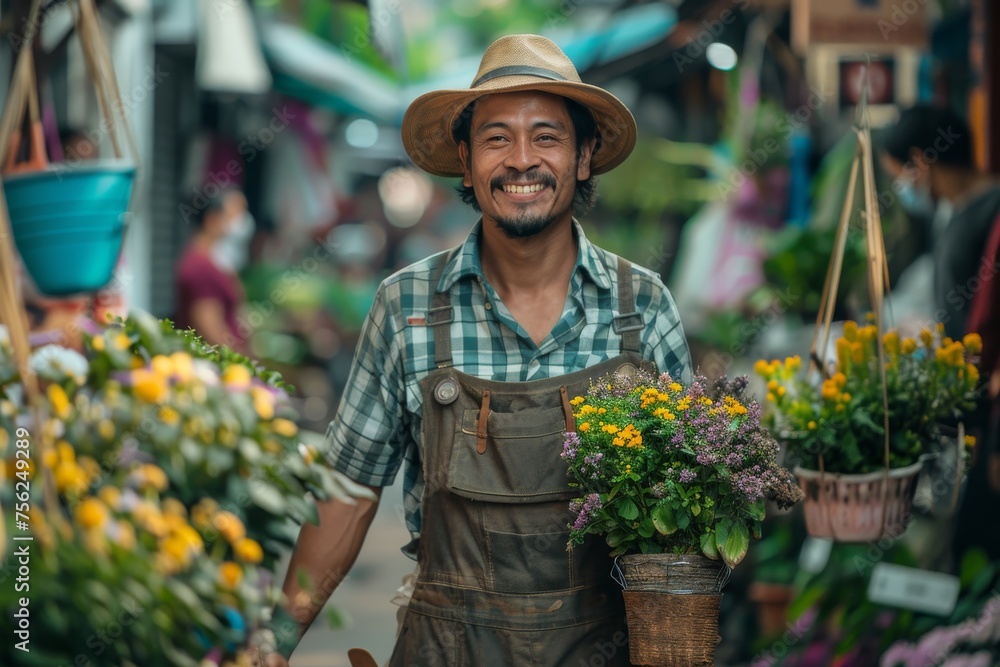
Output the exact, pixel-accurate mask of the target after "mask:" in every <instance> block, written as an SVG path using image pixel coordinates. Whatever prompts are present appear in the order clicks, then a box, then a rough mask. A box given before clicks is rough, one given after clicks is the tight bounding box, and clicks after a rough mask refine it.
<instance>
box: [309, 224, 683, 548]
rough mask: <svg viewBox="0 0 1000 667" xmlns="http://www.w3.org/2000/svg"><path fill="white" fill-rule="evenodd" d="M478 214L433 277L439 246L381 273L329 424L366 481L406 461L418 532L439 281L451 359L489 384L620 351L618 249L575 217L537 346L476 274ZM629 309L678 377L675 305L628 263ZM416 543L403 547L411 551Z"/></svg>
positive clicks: (350, 467) (335, 461)
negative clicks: (565, 290)
mask: <svg viewBox="0 0 1000 667" xmlns="http://www.w3.org/2000/svg"><path fill="white" fill-rule="evenodd" d="M481 224H482V223H481V222H480V223H477V224H476V226H475V227H474V228H473V230H472V232H471V233H470V234H469V236H468V238H467V239H466V241H465V243H464V244H462V246H461V247H460V248H459V250H458V252H457V253H456V254H455V255H454V256H453V257H452V258H451V259H450V261H449V262H448V265H447V266H446V267H445V270H444V273H443V275H442V276H441V279H440V281H439V283H438V284H437V285H432V284H431V280H432V274H433V270H434V266H435V262H436V260H437V257H438V256H437V255H435V256H432V257H429V258H427V259H424V260H423V261H420V262H418V263H416V264H413V265H411V266H409V267H407V268H405V269H402V270H401V271H399V272H397V273H395V274H393V275H392V276H390V277H389V278H386V279H385V281H384V282H383V283H382V285H381V286H380V287H379V290H378V293H377V294H376V296H375V301H374V303H373V305H372V308H371V311H370V312H369V314H368V317H367V319H366V320H365V323H364V327H363V329H362V332H361V340H360V341H359V342H358V348H357V351H356V355H355V360H354V366H353V368H352V369H351V374H350V377H349V378H348V381H347V387H346V389H345V391H344V395H343V398H342V400H341V403H340V408H339V409H338V411H337V414H336V416H335V418H334V420H333V421H332V422H331V423H330V427H329V429H328V430H327V441H328V445H329V447H328V450H327V453H326V454H327V458H328V460H329V461H330V463H331V464H332V465H333V466H334V468H336V469H337V470H339V471H340V472H342V473H344V474H345V475H347V476H348V477H350V478H352V479H354V480H356V481H358V482H360V483H362V484H368V485H371V486H387V485H389V484H392V482H393V480H394V479H395V477H396V472H397V471H398V470H399V468H400V466H403V464H404V462H405V469H404V475H405V477H404V480H403V495H404V498H403V506H402V509H403V513H404V515H405V518H406V525H407V528H408V529H409V530H410V533H411V535H412V536H413V537H414V539H416V538H418V537H419V534H420V498H421V494H422V492H423V486H424V484H423V470H422V466H421V451H422V442H421V440H422V438H421V432H420V427H421V421H422V415H423V397H422V395H421V392H420V386H419V382H420V381H421V380H422V379H423V378H425V377H426V376H427V375H428V374H429V373H430V372H431V371H433V370H434V369H435V364H434V337H433V332H432V328H431V327H428V326H426V316H427V311H428V310H429V309H430V308H431V301H432V299H433V294H434V291H435V289H438V290H441V291H446V292H448V293H449V294H450V297H451V305H452V310H453V313H454V320H453V321H452V323H451V324H450V327H451V340H452V358H453V363H454V367H455V368H456V369H457V370H459V371H461V372H463V373H466V374H468V375H472V376H475V377H478V378H482V379H487V380H493V381H495V382H526V381H529V380H541V379H545V378H549V377H555V376H559V375H565V374H567V373H572V372H575V371H579V370H582V369H585V368H589V367H591V366H593V365H595V364H598V363H601V362H602V361H605V360H607V359H610V358H612V357H614V356H617V355H618V354H619V352H620V346H621V337H620V336H619V335H618V334H616V333H615V332H614V329H613V327H612V322H613V319H614V316H615V315H617V314H619V309H618V304H617V303H615V302H616V301H617V294H618V284H617V274H616V269H617V258H616V257H615V255H613V254H611V253H609V252H607V251H606V250H602V249H601V248H598V247H596V246H594V245H592V244H591V243H590V242H588V241H587V238H586V236H585V235H584V233H583V229H582V228H581V227H580V225H579V223H576V222H574V227H575V231H576V234H577V237H578V239H579V254H578V257H577V262H576V266H575V268H574V270H573V276H572V279H571V283H570V289H569V294H568V296H567V298H566V305H565V307H564V309H563V314H562V317H561V318H560V319H559V321H558V322H557V323H556V325H555V327H553V329H552V331H551V333H550V334H549V335H548V336H547V337H546V338H545V339H544V340H543V341H542V342H541V343H540V344H537V345H536V344H535V342H534V341H533V340H532V339H531V337H530V336H529V335H528V333H527V332H526V331H525V330H524V329H523V328H522V327H521V326H520V325H519V324H518V323H517V321H516V320H515V319H514V318H513V317H512V316H511V314H510V311H509V310H508V309H507V307H506V306H505V305H504V304H503V302H501V301H500V299H499V297H498V296H497V294H496V291H495V290H494V289H493V287H492V286H490V284H489V282H487V280H486V277H485V276H484V275H483V268H482V264H481V263H480V261H479V237H480V233H481ZM632 280H633V291H634V294H635V301H636V303H635V306H636V310H637V311H638V312H639V313H641V314H642V319H643V323H644V325H645V326H644V328H643V330H642V331H641V332H640V349H639V351H640V353H641V354H642V356H643V358H645V359H648V360H651V361H653V362H654V363H655V364H656V367H657V368H658V369H660V370H661V371H667V372H669V373H670V374H671V375H672V376H674V377H675V378H680V379H681V380H682V381H685V380H689V379H690V373H691V357H690V355H689V353H688V347H687V341H686V340H685V338H684V330H683V328H682V327H681V321H680V317H679V315H678V313H677V307H676V306H675V305H674V301H673V299H672V298H671V296H670V293H669V292H668V291H667V289H666V287H664V285H663V283H662V282H661V281H660V278H659V276H657V275H656V274H655V273H653V272H651V271H649V270H647V269H644V268H641V267H635V266H634V267H633V269H632ZM413 545H415V542H414V543H411V545H410V547H409V548H406V549H404V552H406V553H407V554H408V555H410V556H414V551H413V548H412V547H413Z"/></svg>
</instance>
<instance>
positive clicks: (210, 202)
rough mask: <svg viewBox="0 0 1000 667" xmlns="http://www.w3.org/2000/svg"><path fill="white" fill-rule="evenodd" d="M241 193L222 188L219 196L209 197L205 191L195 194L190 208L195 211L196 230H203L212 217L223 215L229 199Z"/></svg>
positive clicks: (232, 189)
mask: <svg viewBox="0 0 1000 667" xmlns="http://www.w3.org/2000/svg"><path fill="white" fill-rule="evenodd" d="M237 192H239V191H238V190H237V189H236V188H232V187H227V188H220V189H219V191H218V193H217V194H214V195H208V194H205V192H204V191H198V192H195V195H194V196H193V197H192V198H191V202H190V203H189V206H190V207H191V208H192V209H193V210H194V211H195V213H196V214H195V216H194V228H195V229H203V228H204V227H205V222H206V221H207V220H208V217H209V216H210V215H214V214H216V213H221V212H222V211H223V210H224V209H225V208H226V201H228V199H229V197H230V196H231V195H233V194H235V193H237Z"/></svg>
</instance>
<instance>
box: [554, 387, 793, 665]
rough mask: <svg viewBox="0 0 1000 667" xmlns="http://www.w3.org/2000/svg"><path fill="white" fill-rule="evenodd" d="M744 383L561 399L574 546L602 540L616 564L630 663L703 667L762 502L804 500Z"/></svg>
mask: <svg viewBox="0 0 1000 667" xmlns="http://www.w3.org/2000/svg"><path fill="white" fill-rule="evenodd" d="M746 385H747V378H746V377H742V378H737V379H736V380H734V381H732V382H727V381H726V380H725V379H722V380H720V381H718V382H717V383H716V384H715V385H714V386H712V387H709V386H708V384H707V381H706V379H705V378H703V377H696V378H695V380H694V382H693V383H691V384H690V385H689V386H687V387H684V386H682V385H681V384H680V383H678V382H675V381H674V380H673V379H672V378H671V377H670V376H669V375H667V374H664V375H661V376H659V377H655V376H652V375H650V374H647V373H645V372H642V371H637V372H636V373H634V374H630V375H629V374H621V373H619V374H615V375H613V376H611V377H608V378H604V379H601V380H600V381H598V382H597V383H595V384H594V385H593V386H592V387H591V389H590V391H589V392H588V394H587V395H586V396H578V397H576V398H574V399H572V400H571V401H570V403H571V405H572V406H573V409H574V414H573V416H574V418H575V420H576V431H574V432H568V433H567V434H566V440H565V444H564V447H563V459H564V460H565V461H566V462H567V464H568V466H569V476H570V480H571V486H573V487H575V488H577V489H578V490H579V492H580V496H579V497H578V498H576V499H575V500H574V501H573V502H572V504H571V506H570V511H571V513H572V515H573V517H574V520H573V523H572V525H571V532H570V537H571V542H572V543H578V544H579V543H583V542H584V540H587V539H594V538H595V536H599V537H600V538H601V539H604V540H605V541H606V542H607V544H608V546H609V547H610V548H611V552H610V553H611V555H612V556H620V558H618V559H617V560H616V567H619V568H620V572H619V574H620V575H621V576H620V583H622V584H623V585H624V587H625V592H624V595H625V605H626V614H627V617H628V627H629V652H630V655H631V657H632V661H633V662H634V663H635V664H658V665H667V664H676V665H694V664H712V655H713V652H714V648H715V644H716V638H717V634H716V631H717V627H716V626H717V621H718V603H719V599H720V595H719V594H720V592H721V588H722V586H723V585H724V583H725V581H726V579H727V578H728V576H729V569H730V568H732V567H735V566H736V565H737V564H738V563H739V562H740V561H741V560H742V559H743V558H744V556H746V553H747V549H748V548H749V546H750V541H751V540H752V539H759V538H760V536H761V522H762V521H763V520H764V514H765V502H764V501H765V499H767V498H769V497H770V498H774V499H775V500H777V501H778V503H779V505H782V506H788V505H791V504H793V503H795V502H797V501H798V500H799V499H801V491H800V490H799V489H798V487H796V485H795V482H794V479H792V477H791V474H790V473H789V472H788V471H787V470H785V469H783V468H781V467H780V466H779V465H778V463H777V459H776V455H777V451H778V446H777V443H776V442H775V441H774V439H773V438H772V437H771V436H770V435H769V434H768V432H767V431H766V430H765V429H763V428H762V427H761V425H760V423H759V418H760V406H759V405H758V404H757V403H756V402H755V401H754V400H752V399H750V398H749V397H746V396H744V393H743V392H744V389H745V387H746ZM678 592H683V593H685V594H684V595H677V594H676V593H678Z"/></svg>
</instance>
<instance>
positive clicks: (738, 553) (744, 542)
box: [716, 521, 750, 567]
mask: <svg viewBox="0 0 1000 667" xmlns="http://www.w3.org/2000/svg"><path fill="white" fill-rule="evenodd" d="M716 540H717V541H718V536H716ZM718 546H719V552H720V554H721V555H722V560H724V561H725V562H726V565H728V566H729V567H736V565H737V564H738V563H739V562H740V561H741V560H743V557H744V556H746V555H747V549H748V548H749V547H750V531H749V530H747V526H746V524H745V523H743V522H742V521H737V522H735V523H734V524H733V528H732V530H730V531H729V535H727V536H726V540H725V541H724V542H718Z"/></svg>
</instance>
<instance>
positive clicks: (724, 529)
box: [715, 517, 733, 544]
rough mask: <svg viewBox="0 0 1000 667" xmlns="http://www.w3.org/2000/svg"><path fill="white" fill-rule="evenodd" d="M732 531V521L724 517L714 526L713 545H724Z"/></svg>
mask: <svg viewBox="0 0 1000 667" xmlns="http://www.w3.org/2000/svg"><path fill="white" fill-rule="evenodd" d="M732 530H733V520H732V519H730V518H728V517H726V518H725V519H722V520H721V521H719V523H717V524H716V526H715V543H716V544H725V543H726V540H728V539H729V533H730V532H731V531H732Z"/></svg>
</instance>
